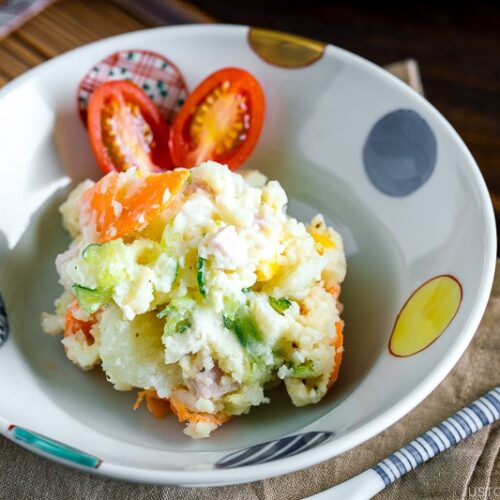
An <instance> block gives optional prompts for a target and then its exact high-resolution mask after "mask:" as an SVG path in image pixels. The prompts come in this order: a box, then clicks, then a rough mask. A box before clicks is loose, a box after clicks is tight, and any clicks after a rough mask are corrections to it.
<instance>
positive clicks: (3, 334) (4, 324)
mask: <svg viewBox="0 0 500 500" xmlns="http://www.w3.org/2000/svg"><path fill="white" fill-rule="evenodd" d="M8 336H9V321H8V320H7V311H6V309H5V304H4V301H3V299H2V295H1V294H0V347H1V346H2V345H3V344H5V341H6V340H7V337H8Z"/></svg>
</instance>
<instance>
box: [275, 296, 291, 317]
mask: <svg viewBox="0 0 500 500" xmlns="http://www.w3.org/2000/svg"><path fill="white" fill-rule="evenodd" d="M269 305H270V306H271V307H272V308H273V309H274V310H275V311H276V312H277V313H280V314H281V315H282V316H283V313H284V312H285V311H286V310H287V309H288V308H289V307H290V306H291V305H292V303H291V302H290V301H289V300H288V299H285V298H284V297H282V298H281V299H276V298H275V297H269Z"/></svg>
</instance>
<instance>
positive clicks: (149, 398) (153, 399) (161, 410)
mask: <svg viewBox="0 0 500 500" xmlns="http://www.w3.org/2000/svg"><path fill="white" fill-rule="evenodd" d="M144 398H145V399H146V407H147V409H148V410H149V413H151V415H153V416H154V417H156V418H163V417H164V416H165V415H166V414H167V413H168V412H169V411H170V403H169V402H168V400H167V399H162V398H160V397H158V394H157V393H156V391H155V390H154V389H146V390H145V391H140V392H139V393H138V394H137V399H136V400H135V403H134V407H133V408H134V410H137V408H139V406H141V403H142V401H143V399H144Z"/></svg>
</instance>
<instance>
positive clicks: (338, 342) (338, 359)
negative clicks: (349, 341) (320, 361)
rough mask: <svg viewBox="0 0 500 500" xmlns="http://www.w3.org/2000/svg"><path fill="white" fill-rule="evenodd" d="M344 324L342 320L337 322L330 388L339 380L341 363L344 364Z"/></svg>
mask: <svg viewBox="0 0 500 500" xmlns="http://www.w3.org/2000/svg"><path fill="white" fill-rule="evenodd" d="M343 329H344V324H343V323H342V322H341V321H336V322H335V331H336V332H337V337H336V338H335V342H334V343H333V347H335V358H334V365H333V370H332V373H331V374H330V379H329V380H328V389H330V388H331V387H332V385H333V384H334V383H335V381H336V380H337V377H338V376H339V370H340V365H341V364H342V354H343V352H344V347H343V346H344V335H343Z"/></svg>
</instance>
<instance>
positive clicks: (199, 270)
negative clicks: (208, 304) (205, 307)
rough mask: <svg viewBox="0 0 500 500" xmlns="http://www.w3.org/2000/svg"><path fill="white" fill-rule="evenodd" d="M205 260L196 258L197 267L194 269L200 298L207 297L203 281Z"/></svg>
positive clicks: (205, 285)
mask: <svg viewBox="0 0 500 500" xmlns="http://www.w3.org/2000/svg"><path fill="white" fill-rule="evenodd" d="M206 265H207V259H204V258H203V257H198V267H197V269H196V280H197V281H198V290H199V291H200V295H201V296H202V297H206V296H207V284H206V281H205V272H206Z"/></svg>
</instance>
